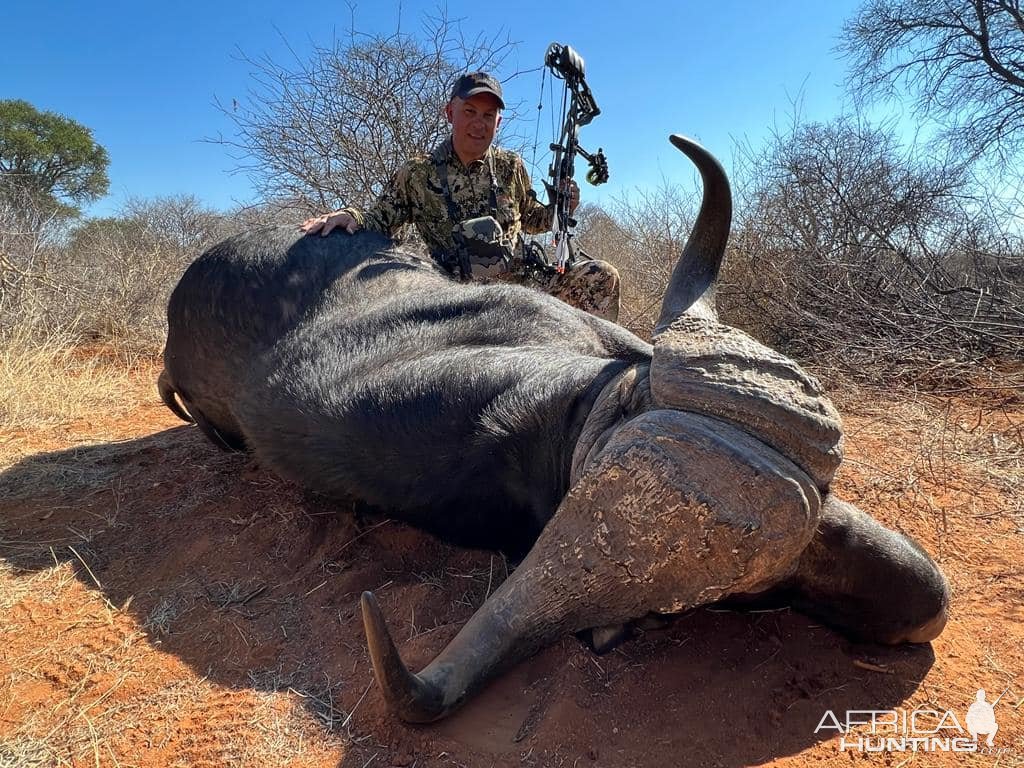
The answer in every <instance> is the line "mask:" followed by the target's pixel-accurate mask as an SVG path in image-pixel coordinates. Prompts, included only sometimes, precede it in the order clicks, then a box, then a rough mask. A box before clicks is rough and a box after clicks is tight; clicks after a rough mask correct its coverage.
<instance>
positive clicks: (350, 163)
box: [214, 13, 512, 212]
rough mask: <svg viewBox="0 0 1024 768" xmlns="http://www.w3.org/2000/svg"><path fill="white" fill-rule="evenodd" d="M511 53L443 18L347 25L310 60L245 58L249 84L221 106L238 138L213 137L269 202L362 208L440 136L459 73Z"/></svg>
mask: <svg viewBox="0 0 1024 768" xmlns="http://www.w3.org/2000/svg"><path fill="white" fill-rule="evenodd" d="M511 48H512V43H511V42H510V41H509V40H508V39H507V38H504V37H502V36H501V35H500V34H499V35H495V36H492V37H484V36H478V37H476V38H473V39H468V38H466V37H465V36H464V35H463V34H462V32H461V28H460V26H459V24H458V23H457V22H454V21H451V20H449V19H448V18H447V17H446V16H445V15H444V14H443V13H441V14H440V15H438V16H436V17H427V18H425V20H424V22H423V26H422V29H421V31H420V34H418V35H415V34H410V33H407V32H402V31H401V30H399V31H396V32H394V33H393V34H390V35H369V34H364V33H361V32H358V31H356V30H354V29H353V30H351V31H350V32H349V33H348V35H347V36H346V37H345V38H344V39H342V40H336V41H334V43H333V44H331V45H330V46H316V47H314V48H313V51H312V53H311V55H310V57H309V58H308V60H301V59H299V58H298V57H297V56H296V57H295V60H294V62H292V63H289V64H280V63H278V62H275V61H273V60H271V59H269V58H267V57H264V58H259V59H251V58H248V57H245V58H244V60H245V61H246V62H247V63H248V64H249V65H251V66H252V67H253V68H254V70H255V71H254V74H253V78H254V80H255V85H254V86H253V88H252V89H251V90H250V92H249V94H248V98H246V99H243V100H242V101H238V100H233V102H232V104H231V105H230V107H228V106H227V105H221V108H222V110H223V111H224V113H225V114H226V115H227V116H228V117H229V118H230V119H231V120H232V121H233V122H234V124H235V129H236V132H235V135H234V136H233V137H223V136H222V137H219V138H217V139H214V141H216V142H218V143H221V144H225V145H227V146H229V147H231V148H233V149H234V150H235V157H236V159H237V160H238V161H239V162H240V163H241V165H240V168H239V169H240V170H242V171H244V172H246V173H248V175H249V176H250V178H251V180H252V182H253V184H254V186H255V187H256V189H257V190H258V191H259V192H260V193H261V195H262V196H263V198H264V199H266V200H283V201H285V203H286V204H288V205H289V206H291V207H294V208H298V209H300V210H307V211H318V212H319V211H325V210H330V209H333V208H335V207H337V206H338V205H339V204H340V203H344V204H346V205H365V204H367V203H368V202H370V201H371V200H372V199H374V198H375V197H376V196H377V195H378V194H379V193H380V191H381V190H382V187H383V185H384V184H385V183H386V182H387V180H388V179H389V178H390V177H391V176H392V175H393V174H394V172H395V171H396V170H397V169H398V166H399V165H400V164H401V163H402V162H404V161H405V160H407V159H408V158H409V157H411V156H413V155H415V154H417V153H420V152H425V151H428V150H429V149H430V148H431V147H433V146H434V145H435V144H436V143H438V142H439V141H441V140H442V139H443V138H444V136H445V135H446V133H447V123H446V121H445V119H444V116H443V114H442V112H441V107H442V106H443V104H444V103H445V102H446V101H447V99H448V94H449V91H450V88H451V86H452V83H453V82H454V80H455V78H456V77H457V76H458V74H459V73H461V72H463V71H466V70H468V69H488V70H493V69H495V68H497V67H499V66H500V65H501V62H502V61H503V60H504V57H505V56H506V54H507V53H508V52H509V51H510V50H511Z"/></svg>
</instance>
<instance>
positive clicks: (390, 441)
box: [159, 136, 948, 722]
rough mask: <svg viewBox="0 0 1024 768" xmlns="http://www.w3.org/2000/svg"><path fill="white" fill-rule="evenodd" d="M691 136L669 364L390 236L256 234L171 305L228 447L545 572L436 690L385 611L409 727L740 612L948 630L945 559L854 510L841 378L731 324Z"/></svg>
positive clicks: (201, 419) (723, 209) (199, 272)
mask: <svg viewBox="0 0 1024 768" xmlns="http://www.w3.org/2000/svg"><path fill="white" fill-rule="evenodd" d="M672 141H673V143H674V144H675V145H676V146H677V147H678V148H679V149H680V150H682V151H683V152H684V153H685V154H686V155H687V156H688V157H689V158H690V159H691V160H692V161H693V162H694V163H695V164H696V166H697V167H698V169H699V171H700V173H701V176H702V178H703V182H704V197H703V202H702V206H701V209H700V212H699V214H698V217H697V220H696V222H695V224H694V228H693V232H692V233H691V236H690V238H689V240H688V242H687V245H686V247H685V248H684V250H683V253H682V255H681V257H680V260H679V262H678V264H677V265H676V267H675V270H674V272H673V274H672V277H671V281H670V284H669V286H668V289H667V291H666V294H665V297H664V301H663V305H662V314H661V317H660V319H659V320H658V323H657V326H656V329H655V333H654V344H653V347H652V346H650V345H649V344H647V343H646V342H644V341H642V340H640V339H639V338H637V337H636V336H634V335H632V334H630V333H629V332H627V331H625V330H624V329H622V328H620V327H619V326H616V325H614V324H612V323H609V322H606V321H603V320H599V319H597V318H595V317H592V316H590V315H587V314H585V313H583V312H580V311H577V310H575V309H573V308H571V307H569V306H567V305H566V304H563V303H562V302H560V301H558V300H556V299H553V298H551V297H549V296H546V295H544V294H541V293H538V292H534V291H530V290H528V289H525V288H520V287H516V286H502V285H489V286H482V285H461V284H458V283H455V282H453V281H451V280H450V279H449V278H448V277H447V276H445V275H444V274H443V273H442V272H441V271H439V270H438V269H437V268H436V267H435V266H434V265H433V263H432V262H430V261H429V260H427V259H424V258H421V257H420V256H418V255H417V254H415V253H411V252H409V251H406V250H402V249H400V248H396V247H393V246H392V244H391V243H390V242H389V241H387V240H385V239H384V238H382V237H380V236H378V235H375V234H372V233H366V232H363V233H359V234H356V235H353V236H350V235H347V234H344V233H340V232H339V233H336V234H333V233H332V235H331V236H329V237H326V238H321V237H308V236H307V237H304V236H301V235H300V234H299V233H298V232H296V231H293V230H288V229H276V230H261V231H253V232H249V233H246V234H243V235H239V236H237V237H234V238H231V239H229V240H226V241H224V242H223V243H221V244H219V245H217V246H215V247H213V248H211V249H210V250H209V251H208V252H207V253H205V254H204V255H203V256H202V257H201V258H199V259H198V260H197V261H196V262H195V263H194V264H192V265H191V266H190V267H189V269H188V271H187V272H186V273H185V275H184V277H183V278H182V280H181V282H180V283H179V285H178V286H177V288H176V289H175V291H174V293H173V295H172V296H171V300H170V306H169V309H168V320H169V332H168V339H167V347H166V351H165V355H164V362H165V370H164V373H163V374H162V375H161V377H160V385H159V386H160V391H161V394H162V397H163V399H164V401H165V402H166V403H167V404H168V406H170V407H171V408H172V409H173V410H175V412H176V413H179V415H182V416H185V413H184V411H183V410H182V408H181V406H180V405H179V403H178V399H180V402H181V404H182V405H184V408H185V409H187V412H188V414H190V415H191V416H192V417H193V418H194V419H195V421H196V422H197V423H198V424H199V426H200V427H201V428H202V429H203V431H204V432H205V433H206V434H207V435H208V436H209V437H210V438H211V439H212V440H213V441H214V442H216V443H218V444H219V445H222V446H225V447H231V448H243V447H245V448H247V449H249V450H251V451H252V452H253V453H254V454H255V456H256V457H257V459H258V460H259V461H260V462H261V463H263V464H265V465H266V466H267V467H269V468H270V469H272V470H273V471H274V472H276V473H277V474H279V475H281V476H282V477H285V478H289V479H291V480H294V481H295V482H297V483H299V484H301V485H303V486H305V487H307V488H310V489H312V490H315V491H318V492H320V493H322V494H328V495H334V496H338V497H345V498H352V497H355V498H358V499H361V500H363V501H365V502H367V503H369V504H371V505H373V506H374V507H377V508H378V509H380V510H382V511H384V512H385V513H387V514H388V515H390V516H392V517H395V518H398V519H400V520H404V521H406V522H409V523H411V524H413V525H416V526H420V527H422V528H424V529H426V530H428V531H431V532H433V533H435V534H437V535H439V536H441V537H443V538H445V539H447V540H449V541H453V542H457V543H460V544H464V545H468V546H476V547H491V548H499V549H502V550H505V551H507V552H509V553H510V554H512V555H513V556H515V557H518V556H521V555H523V554H525V559H524V560H523V561H522V563H521V564H520V565H519V566H518V567H517V568H516V569H515V571H514V572H513V574H512V575H511V576H510V577H509V578H508V579H507V580H506V581H505V583H504V584H503V585H502V586H501V587H500V588H499V589H498V590H497V591H495V592H494V594H492V595H491V596H490V597H489V598H488V599H487V600H486V602H485V603H484V604H483V605H482V606H481V607H480V608H479V609H478V610H477V611H476V613H475V614H474V615H473V616H472V618H471V619H470V620H469V622H468V623H467V624H466V625H465V626H464V627H463V628H462V630H461V631H460V632H459V634H458V635H457V636H456V637H455V638H454V639H453V640H452V641H451V643H449V645H448V646H447V647H446V648H445V649H444V650H443V651H442V653H441V654H440V655H439V656H438V658H437V659H435V660H434V661H433V662H431V663H430V664H429V665H428V666H427V667H426V668H425V669H424V670H423V671H421V672H420V673H419V674H412V673H411V672H410V671H409V670H408V669H407V668H406V667H405V665H404V664H403V662H402V660H401V658H400V657H399V654H398V652H397V650H396V648H395V646H394V644H393V643H392V641H391V638H390V636H389V634H388V631H387V628H386V625H385V622H384V619H383V617H382V615H381V611H380V609H379V608H378V606H377V603H376V601H375V600H374V598H373V595H372V594H370V593H366V594H364V595H363V598H362V609H363V620H364V623H365V628H366V634H367V641H368V643H369V648H370V654H371V658H372V660H373V666H374V670H375V673H376V676H377V680H378V682H379V684H380V686H381V689H382V690H383V693H384V696H385V698H386V700H387V701H388V703H389V705H390V706H391V707H392V708H393V709H394V711H395V712H396V713H397V714H398V715H399V716H400V717H402V718H404V719H406V720H409V721H416V722H427V721H431V720H435V719H437V718H440V717H442V716H444V715H445V714H446V713H448V712H450V711H451V710H452V709H453V708H455V707H456V706H458V705H459V704H460V703H461V702H463V701H464V700H465V699H466V698H467V697H468V696H469V695H470V694H472V693H473V692H474V691H475V690H477V689H479V687H480V686H481V685H483V684H484V683H485V682H486V681H487V680H488V679H490V678H491V677H492V676H493V675H495V674H496V673H497V672H498V671H500V670H501V669H503V668H506V667H507V666H509V665H510V664H512V663H513V662H515V661H517V660H519V659H522V658H524V657H526V656H528V655H529V654H531V653H533V652H534V651H536V650H537V649H538V648H540V647H543V646H544V645H546V644H549V643H551V642H552V641H553V640H554V639H556V638H557V637H559V636H560V635H562V634H563V633H568V632H581V631H584V630H587V629H593V628H601V627H614V626H620V625H623V624H625V623H627V622H629V621H631V620H634V619H637V618H640V617H643V616H645V615H647V614H649V613H652V612H654V613H662V614H664V613H676V612H679V611H683V610H686V609H689V608H692V607H694V606H697V605H701V604H706V603H709V602H712V601H717V600H721V599H723V598H728V597H738V598H741V599H743V598H748V597H749V596H758V595H765V594H771V595H772V596H774V597H775V598H776V599H779V598H783V599H787V600H789V601H790V602H791V604H792V605H794V606H795V607H796V608H798V609H799V610H802V611H804V612H806V613H808V614H810V615H812V616H815V617H817V618H819V619H820V620H822V621H823V622H826V623H828V624H829V625H831V626H833V627H835V628H836V629H838V630H839V631H841V632H844V633H846V634H847V635H850V636H854V637H857V638H859V639H863V640H871V641H878V642H884V643H900V642H927V641H929V640H931V639H932V638H934V637H936V636H937V635H938V634H939V632H941V631H942V628H943V626H944V625H945V621H946V610H947V602H948V595H947V589H946V585H945V581H944V579H943V577H942V575H941V573H940V572H939V571H938V569H937V568H936V566H935V564H934V563H933V562H932V561H931V559H930V558H929V557H928V555H927V554H926V553H925V552H924V551H923V550H921V549H920V548H919V547H918V546H917V545H916V544H914V543H913V542H911V541H910V540H908V539H907V538H905V537H903V536H902V535H900V534H897V533H895V532H892V531H889V530H887V529H885V528H883V527H882V526H881V525H879V524H878V523H877V522H875V521H874V520H873V519H872V518H870V517H869V516H867V515H866V514H864V513H863V512H861V511H860V510H858V509H856V508H855V507H853V506H851V505H849V504H847V503H845V502H843V501H841V500H839V499H837V498H836V497H835V496H834V495H832V494H831V493H830V492H829V484H830V482H831V480H832V476H833V474H834V472H835V470H836V468H837V467H838V465H839V463H840V461H841V444H842V431H841V426H840V422H839V417H838V415H837V414H836V412H835V410H834V408H833V407H832V405H831V403H830V402H829V400H828V399H827V398H826V397H825V396H824V395H823V393H822V391H821V388H820V386H819V385H818V383H817V381H815V379H814V378H812V377H811V376H809V375H807V374H806V373H805V372H803V371H802V370H801V369H800V368H799V366H797V365H796V364H795V363H794V362H793V361H791V360H789V359H787V358H786V357H784V356H782V355H780V354H778V353H776V352H774V351H772V350H770V349H768V348H766V347H764V346H763V345H761V344H759V343H758V342H756V341H754V340H753V339H752V338H750V337H749V336H747V335H746V334H744V333H742V332H741V331H738V330H736V329H734V328H730V327H728V326H725V325H722V324H720V323H719V322H718V321H717V314H716V310H715V304H714V287H715V281H716V279H717V275H718V269H719V266H720V263H721V260H722V256H723V253H724V250H725V244H726V239H727V237H728V233H729V225H730V219H731V197H730V191H729V186H728V181H727V179H726V176H725V173H724V171H723V170H722V168H721V167H720V166H719V165H718V163H717V162H716V161H715V160H714V158H713V157H711V155H710V154H708V153H707V152H706V150H704V149H703V148H701V147H700V146H699V145H697V144H695V143H693V142H691V141H689V140H688V139H685V138H682V137H679V136H673V137H672ZM176 398H177V399H176Z"/></svg>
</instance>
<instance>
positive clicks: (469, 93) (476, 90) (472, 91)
mask: <svg viewBox="0 0 1024 768" xmlns="http://www.w3.org/2000/svg"><path fill="white" fill-rule="evenodd" d="M478 93H489V94H491V96H493V97H494V98H496V99H497V100H498V106H499V107H501V108H502V109H504V108H505V102H504V100H503V99H502V98H501V96H499V95H498V94H496V93H495V92H494V91H493V90H492V89H490V88H488V87H486V86H479V87H477V88H470V89H469V90H468V91H464V92H462V93H460V94H459V97H460V98H463V99H468V98H469V97H470V96H476V95H477V94H478Z"/></svg>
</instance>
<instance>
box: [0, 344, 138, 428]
mask: <svg viewBox="0 0 1024 768" xmlns="http://www.w3.org/2000/svg"><path fill="white" fill-rule="evenodd" d="M76 341H77V339H76V337H75V335H74V334H73V333H72V332H70V331H58V332H51V333H48V334H46V335H45V336H44V337H43V338H42V339H40V338H39V337H38V336H37V335H36V334H34V333H33V332H32V329H31V328H29V327H22V328H15V329H13V331H12V332H11V333H10V334H9V335H8V336H7V337H6V338H5V339H4V340H3V341H2V342H0V392H3V397H2V398H0V429H35V428H39V427H44V426H50V425H53V424H59V423H62V422H67V421H70V420H73V419H77V418H80V417H82V416H84V415H87V414H89V413H91V412H94V411H96V410H104V411H107V412H108V413H109V412H111V411H114V412H125V411H127V410H128V409H129V408H131V407H133V406H134V403H135V401H136V398H135V397H134V396H133V394H134V393H131V394H130V391H131V390H132V389H133V388H134V387H136V386H137V383H136V382H133V379H132V376H131V373H132V369H133V365H134V364H137V363H138V361H137V360H135V361H123V360H122V361H117V362H116V363H114V362H113V361H111V359H110V355H109V352H102V351H91V350H89V349H85V348H82V347H79V346H76ZM125 362H128V365H125Z"/></svg>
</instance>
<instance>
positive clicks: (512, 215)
mask: <svg viewBox="0 0 1024 768" xmlns="http://www.w3.org/2000/svg"><path fill="white" fill-rule="evenodd" d="M487 152H488V155H487V156H484V158H483V159H481V160H476V161H474V162H472V163H470V164H469V166H468V167H467V166H465V165H463V164H462V161H461V160H460V159H459V157H458V155H457V154H455V150H454V149H453V147H452V142H451V139H450V138H449V139H447V140H446V141H445V142H444V143H442V144H441V145H440V146H438V147H437V148H436V149H435V150H434V151H433V152H432V153H430V154H429V155H425V156H420V157H416V158H413V159H412V160H409V161H408V162H407V163H405V164H404V165H403V166H402V167H401V168H399V169H398V173H396V174H395V176H394V178H393V179H392V180H391V182H390V183H389V184H388V186H387V188H386V189H385V190H384V192H383V194H382V195H381V196H380V197H379V198H378V199H377V202H376V203H375V204H374V205H373V206H371V207H370V208H368V209H367V210H365V211H360V210H358V209H355V208H346V209H345V210H346V211H348V212H349V213H350V214H352V216H353V217H354V218H355V219H356V221H358V222H359V223H360V224H361V225H362V226H363V227H366V228H367V229H373V230H378V231H381V232H385V233H387V234H389V235H392V236H394V235H396V234H397V233H398V230H399V229H400V228H401V227H402V226H403V225H405V224H415V225H416V229H417V230H418V231H419V233H420V236H421V237H422V238H423V240H424V242H425V243H426V245H427V248H428V249H429V250H430V252H431V253H432V254H437V253H438V252H445V253H451V252H452V251H453V249H454V248H455V243H454V241H453V239H452V227H453V226H454V225H455V224H456V223H457V222H453V221H452V217H451V215H450V214H449V211H448V203H447V202H446V201H445V197H444V190H443V188H442V186H441V181H440V179H439V178H438V172H437V165H438V163H446V164H447V166H448V184H449V187H450V189H451V195H452V201H453V202H454V203H455V207H456V209H457V210H458V212H459V216H460V218H459V221H465V220H466V219H472V218H475V217H477V216H490V215H492V211H491V208H490V200H491V171H490V163H489V162H488V160H489V157H488V156H490V157H492V158H493V161H494V176H495V182H496V184H497V203H498V205H497V209H498V210H497V214H496V216H495V218H497V219H498V222H499V223H500V224H501V226H502V228H503V229H504V231H505V235H506V237H507V238H508V239H509V240H510V241H511V242H513V243H514V242H515V241H516V239H517V238H518V236H519V234H520V232H523V231H526V232H531V233H535V232H546V231H547V230H549V229H551V222H552V215H553V214H552V209H551V208H550V207H548V206H544V205H541V203H540V202H538V201H537V198H536V195H535V194H534V192H533V189H532V187H531V185H530V176H529V174H528V173H527V172H526V166H525V165H524V164H523V160H522V158H521V157H519V155H517V154H516V153H515V152H512V151H510V150H507V149H498V148H496V147H491V148H490V149H488V150H487Z"/></svg>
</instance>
